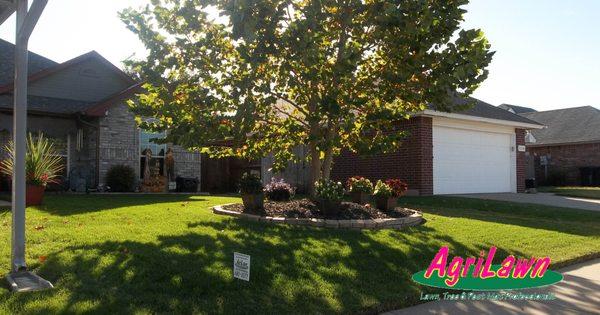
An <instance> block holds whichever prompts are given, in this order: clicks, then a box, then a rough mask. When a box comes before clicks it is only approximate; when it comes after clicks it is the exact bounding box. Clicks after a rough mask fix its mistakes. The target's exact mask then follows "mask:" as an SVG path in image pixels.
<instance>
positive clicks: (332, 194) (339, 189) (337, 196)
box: [315, 180, 344, 201]
mask: <svg viewBox="0 0 600 315" xmlns="http://www.w3.org/2000/svg"><path fill="white" fill-rule="evenodd" d="M315 193H316V195H317V198H320V199H323V200H330V201H341V200H342V199H343V198H344V185H342V183H340V182H334V181H331V180H320V181H318V182H316V183H315Z"/></svg>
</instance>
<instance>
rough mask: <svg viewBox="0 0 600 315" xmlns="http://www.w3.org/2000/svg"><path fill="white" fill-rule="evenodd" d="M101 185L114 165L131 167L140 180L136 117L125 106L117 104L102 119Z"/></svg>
mask: <svg viewBox="0 0 600 315" xmlns="http://www.w3.org/2000/svg"><path fill="white" fill-rule="evenodd" d="M99 140H100V163H99V164H100V165H99V167H100V169H99V174H98V175H99V177H100V178H99V179H100V184H104V183H105V181H106V174H107V172H108V170H109V169H110V168H111V167H112V166H114V165H128V166H131V167H132V168H133V169H134V170H135V172H136V174H137V177H138V178H139V171H140V170H139V169H140V167H139V164H140V162H139V159H140V157H139V153H138V151H139V132H138V128H137V126H136V123H135V116H134V115H133V113H132V112H131V111H130V110H129V108H128V107H127V105H125V104H117V105H115V106H112V107H111V108H110V109H109V110H108V114H107V115H106V116H105V117H102V118H100V139H99Z"/></svg>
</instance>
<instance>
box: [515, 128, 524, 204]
mask: <svg viewBox="0 0 600 315" xmlns="http://www.w3.org/2000/svg"><path fill="white" fill-rule="evenodd" d="M515 137H516V141H515V142H516V144H517V148H515V149H516V151H517V192H518V193H522V192H525V169H526V165H525V163H526V156H525V152H519V150H518V146H520V145H525V130H524V129H515Z"/></svg>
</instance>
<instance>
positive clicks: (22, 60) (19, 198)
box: [6, 0, 52, 292]
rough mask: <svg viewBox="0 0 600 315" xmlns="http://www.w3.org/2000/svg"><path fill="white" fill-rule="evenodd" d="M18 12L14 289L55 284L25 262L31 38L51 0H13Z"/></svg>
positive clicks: (13, 214)
mask: <svg viewBox="0 0 600 315" xmlns="http://www.w3.org/2000/svg"><path fill="white" fill-rule="evenodd" d="M13 2H14V5H15V10H16V12H17V27H16V37H15V65H14V66H15V88H14V92H13V98H14V105H13V106H14V107H13V142H14V145H15V156H14V158H15V161H14V168H13V178H12V243H11V245H12V249H11V272H10V274H8V275H7V276H6V278H7V280H8V282H9V284H10V287H11V289H12V290H13V291H17V292H24V291H36V290H41V289H47V288H52V284H51V283H50V282H48V281H46V280H44V279H42V278H41V277H39V276H37V275H35V274H33V273H31V272H29V271H27V264H26V263H25V191H26V189H25V188H26V177H25V155H26V154H27V77H28V71H27V67H28V48H27V46H28V42H29V37H30V36H31V33H32V32H33V29H34V28H35V25H36V23H37V21H38V20H39V17H40V16H41V14H42V12H43V11H44V8H45V7H46V4H47V2H48V0H34V1H33V3H32V5H31V7H30V8H28V0H13Z"/></svg>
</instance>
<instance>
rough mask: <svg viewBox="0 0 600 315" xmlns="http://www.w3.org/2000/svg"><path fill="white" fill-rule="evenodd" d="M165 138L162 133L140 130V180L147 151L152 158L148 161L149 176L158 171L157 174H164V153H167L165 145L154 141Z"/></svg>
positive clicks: (144, 168)
mask: <svg viewBox="0 0 600 315" xmlns="http://www.w3.org/2000/svg"><path fill="white" fill-rule="evenodd" d="M165 136H166V134H165V133H164V132H149V131H145V130H140V178H144V172H145V170H146V153H147V150H150V152H151V153H152V157H151V159H150V161H148V166H149V167H150V174H153V173H154V172H156V171H158V174H159V175H161V176H163V175H164V174H165V172H164V171H165V153H166V152H167V145H166V144H159V143H156V142H155V140H158V139H164V138H165Z"/></svg>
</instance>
